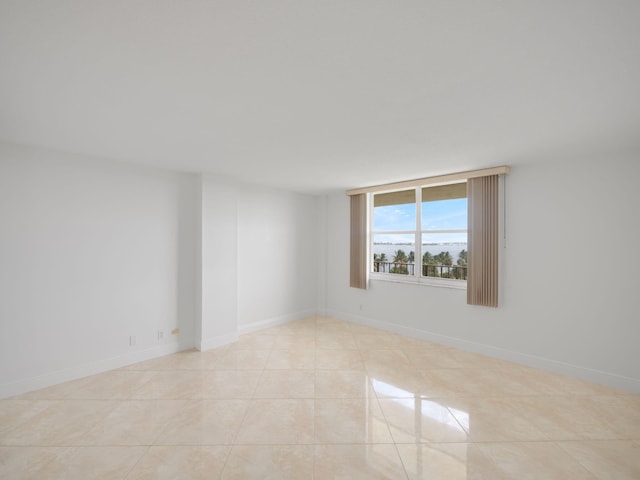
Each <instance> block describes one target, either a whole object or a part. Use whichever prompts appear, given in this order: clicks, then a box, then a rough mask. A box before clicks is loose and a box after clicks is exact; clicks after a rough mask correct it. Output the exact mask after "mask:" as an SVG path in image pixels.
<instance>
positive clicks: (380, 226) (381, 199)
mask: <svg viewBox="0 0 640 480" xmlns="http://www.w3.org/2000/svg"><path fill="white" fill-rule="evenodd" d="M415 195H416V192H415V190H404V191H401V192H392V193H382V194H378V195H374V197H373V205H374V207H373V230H374V231H376V232H384V231H387V232H388V231H396V232H397V231H402V230H415V228H416V203H415V202H416V196H415Z"/></svg>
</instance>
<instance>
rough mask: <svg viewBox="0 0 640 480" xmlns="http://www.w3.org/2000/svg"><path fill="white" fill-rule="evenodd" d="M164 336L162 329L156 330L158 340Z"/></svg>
mask: <svg viewBox="0 0 640 480" xmlns="http://www.w3.org/2000/svg"><path fill="white" fill-rule="evenodd" d="M163 338H164V332H163V331H162V330H158V340H162V339H163Z"/></svg>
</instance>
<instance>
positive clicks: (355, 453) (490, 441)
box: [0, 317, 640, 480]
mask: <svg viewBox="0 0 640 480" xmlns="http://www.w3.org/2000/svg"><path fill="white" fill-rule="evenodd" d="M0 478H2V479H23V478H34V479H48V478H52V479H58V478H59V479H82V480H86V479H93V478H104V479H109V480H114V479H178V478H185V479H216V478H221V479H229V478H236V479H254V478H256V479H265V478H270V479H276V478H291V479H311V478H315V479H333V478H343V479H359V478H363V479H376V478H390V479H407V478H409V479H419V478H428V479H446V480H455V479H491V480H499V479H528V478H531V479H556V478H557V479H617V480H618V479H640V395H637V394H629V393H625V392H622V391H618V390H613V389H608V388H605V387H601V386H597V385H594V384H590V383H586V382H581V381H578V380H573V379H570V378H566V377H560V376H556V375H551V374H548V373H543V372H540V371H537V370H533V369H529V368H525V367H522V366H518V365H514V364H510V363H507V362H502V361H498V360H494V359H490V358H487V357H482V356H479V355H474V354H470V353H466V352H462V351H460V350H455V349H452V348H447V347H443V346H439V345H435V344H431V343H428V342H423V341H419V340H416V339H411V338H406V337H401V336H398V335H394V334H389V333H386V332H382V331H380V330H375V329H371V328H366V327H363V326H359V325H354V324H350V323H347V322H342V321H339V320H335V319H329V318H324V317H316V318H310V319H305V320H301V321H298V322H294V323H290V324H287V325H282V326H279V327H275V328H271V329H268V330H263V331H260V332H257V333H253V334H250V335H246V336H243V337H241V339H240V341H239V342H237V343H236V344H234V345H231V346H227V347H223V348H220V349H216V350H212V351H208V352H202V353H201V352H197V351H189V352H183V353H178V354H175V355H170V356H167V357H162V358H158V359H154V360H150V361H147V362H143V363H139V364H135V365H131V366H129V367H126V368H122V369H119V370H114V371H111V372H107V373H103V374H100V375H95V376H92V377H88V378H85V379H81V380H77V381H74V382H69V383H66V384H61V385H57V386H55V387H50V388H47V389H43V390H39V391H36V392H31V393H29V394H25V395H21V396H18V397H13V398H10V399H5V400H1V401H0Z"/></svg>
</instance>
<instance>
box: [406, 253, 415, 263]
mask: <svg viewBox="0 0 640 480" xmlns="http://www.w3.org/2000/svg"><path fill="white" fill-rule="evenodd" d="M415 261H416V252H414V251H413V250H411V251H410V252H409V256H408V257H407V262H409V263H413V262H415Z"/></svg>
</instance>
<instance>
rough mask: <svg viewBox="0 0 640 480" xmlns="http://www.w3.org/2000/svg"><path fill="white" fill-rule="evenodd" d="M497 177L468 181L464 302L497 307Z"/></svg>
mask: <svg viewBox="0 0 640 480" xmlns="http://www.w3.org/2000/svg"><path fill="white" fill-rule="evenodd" d="M498 191H499V190H498V175H489V176H486V177H477V178H470V179H469V180H468V184H467V195H468V197H467V201H468V207H467V208H468V240H467V247H468V259H467V262H468V271H469V274H468V277H467V303H468V304H469V305H482V306H486V307H497V306H498V236H499V229H498V222H499V219H498V215H499V213H498V211H499V208H498Z"/></svg>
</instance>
